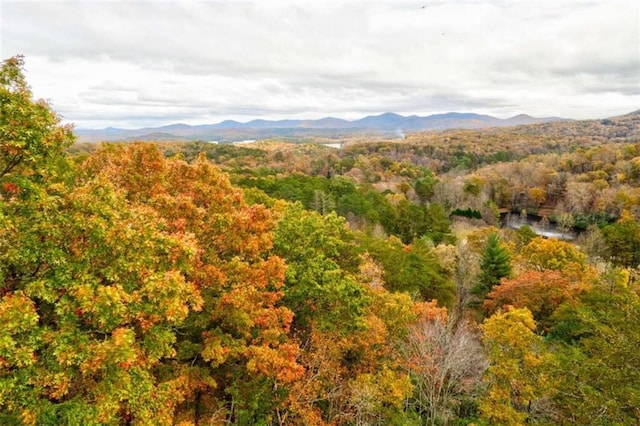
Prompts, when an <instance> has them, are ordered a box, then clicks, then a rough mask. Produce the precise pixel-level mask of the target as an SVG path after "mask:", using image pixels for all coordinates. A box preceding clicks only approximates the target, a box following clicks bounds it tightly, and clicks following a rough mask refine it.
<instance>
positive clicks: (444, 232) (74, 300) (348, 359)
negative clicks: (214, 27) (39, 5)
mask: <svg viewBox="0 0 640 426" xmlns="http://www.w3.org/2000/svg"><path fill="white" fill-rule="evenodd" d="M23 71H24V61H23V59H22V58H21V57H14V58H10V59H7V60H5V61H4V62H3V64H2V68H1V69H0V82H1V88H0V424H3V425H22V424H24V425H182V426H186V425H224V424H237V425H416V426H417V425H472V424H473V425H478V426H479V425H524V424H539V425H575V424H580V425H633V424H638V423H640V387H638V383H640V351H638V347H639V344H640V299H639V292H640V269H639V267H640V111H637V112H634V113H630V114H628V115H624V116H621V117H615V118H609V119H603V120H590V121H570V122H561V123H551V124H536V125H526V126H518V127H509V128H501V129H486V130H473V131H472V130H448V131H439V132H416V133H411V134H408V135H407V137H406V138H405V139H402V140H399V139H389V140H383V139H372V140H349V141H346V142H345V143H344V144H343V147H342V148H341V149H335V148H332V147H329V146H327V145H325V144H323V143H319V142H322V141H316V142H315V143H290V142H283V141H278V140H269V141H261V142H258V143H255V144H252V145H245V146H234V145H214V144H210V143H205V142H168V141H162V142H157V143H149V142H145V143H129V142H128V143H108V144H107V143H105V144H98V143H84V144H79V143H74V139H75V136H74V133H73V128H72V127H71V126H68V125H62V124H61V118H60V117H59V116H58V115H57V114H56V113H55V112H54V111H53V110H52V109H51V107H50V105H49V104H48V103H47V102H45V101H42V100H36V99H34V97H33V95H32V92H31V89H30V87H29V85H28V83H27V82H26V80H25V76H24V72H23ZM509 217H516V218H523V219H524V218H534V219H535V220H536V221H538V222H539V223H540V224H541V226H548V227H553V228H554V229H558V230H560V231H566V232H568V231H571V232H574V233H575V234H576V235H577V237H576V238H575V239H574V240H566V241H565V240H560V239H554V238H544V237H542V236H539V235H537V234H536V233H535V232H534V229H533V228H532V227H530V226H526V225H525V226H521V227H519V228H511V227H508V226H505V224H506V223H507V219H508V218H509Z"/></svg>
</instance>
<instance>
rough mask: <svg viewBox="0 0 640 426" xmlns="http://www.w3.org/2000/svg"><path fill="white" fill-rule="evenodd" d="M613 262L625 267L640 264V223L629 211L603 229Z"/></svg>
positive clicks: (609, 255) (634, 266) (633, 266)
mask: <svg viewBox="0 0 640 426" xmlns="http://www.w3.org/2000/svg"><path fill="white" fill-rule="evenodd" d="M602 233H603V236H604V239H605V242H606V245H607V248H608V250H607V252H608V253H607V254H608V257H609V259H610V260H611V262H613V264H615V265H619V266H623V267H625V268H637V267H638V266H639V265H640V224H639V223H638V221H637V220H635V218H634V217H633V215H631V214H630V213H629V212H628V211H625V212H623V213H622V215H621V217H620V219H618V221H617V222H616V223H614V224H611V225H607V226H605V227H604V228H603V229H602Z"/></svg>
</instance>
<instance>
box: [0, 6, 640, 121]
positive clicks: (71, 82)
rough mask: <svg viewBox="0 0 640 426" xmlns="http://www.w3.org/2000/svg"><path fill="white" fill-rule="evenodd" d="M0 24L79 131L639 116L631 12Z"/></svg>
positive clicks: (343, 13)
mask: <svg viewBox="0 0 640 426" xmlns="http://www.w3.org/2000/svg"><path fill="white" fill-rule="evenodd" d="M423 5H427V7H426V8H424V9H423V8H422V6H423ZM0 24H1V27H2V31H1V42H0V51H1V54H2V57H3V58H6V57H8V56H11V55H14V54H17V53H23V54H25V55H26V61H27V78H28V80H29V82H30V83H31V85H32V87H33V90H34V93H35V94H36V95H37V96H39V97H44V98H48V99H51V100H52V103H53V106H54V109H56V110H57V111H58V112H60V113H61V114H62V115H63V116H64V117H65V119H66V120H68V121H73V122H76V123H77V124H78V125H79V126H81V127H104V126H109V125H111V126H125V127H140V126H144V125H159V124H168V123H171V122H176V121H183V122H188V123H208V122H216V121H220V120H223V119H227V118H232V119H239V120H249V119H252V118H285V117H297V118H302V117H309V118H314V117H315V118H317V117H321V116H325V115H337V116H340V117H345V118H357V117H360V116H362V115H363V114H369V113H379V112H384V111H395V112H400V113H418V114H429V113H436V112H446V111H451V110H457V111H475V112H482V113H492V114H496V115H499V116H503V117H504V116H509V115H514V114H517V113H520V112H526V113H529V114H533V115H540V116H541V115H561V116H567V117H573V118H596V117H605V116H610V115H615V114H619V113H625V112H629V111H631V110H633V109H637V107H638V105H640V80H639V79H640V77H639V76H640V28H639V27H640V6H639V5H638V4H636V2H635V1H632V0H613V1H585V0H565V1H562V2H558V1H551V0H537V1H530V0H528V1H523V0H509V1H506V0H475V1H474V0H466V1H454V0H452V1H444V0H439V1H436V0H431V1H429V0H427V1H423V2H420V1H412V0H396V1H391V0H389V1H372V2H357V1H341V2H338V1H330V2H318V1H300V0H299V1H269V2H264V1H263V2H249V1H246V2H245V1H200V2H196V1H182V2H165V1H145V2H143V1H137V2H123V1H116V2H108V1H99V2H98V1H84V2H71V1H58V2H34V1H26V2H19V1H6V0H5V1H3V2H2V3H0Z"/></svg>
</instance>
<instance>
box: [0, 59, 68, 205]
mask: <svg viewBox="0 0 640 426" xmlns="http://www.w3.org/2000/svg"><path fill="white" fill-rule="evenodd" d="M23 68H24V58H23V57H22V56H15V57H12V58H9V59H7V60H5V61H4V62H3V63H2V66H1V67H0V182H2V183H3V187H2V188H1V189H0V191H3V192H5V193H6V192H7V191H8V192H11V191H12V189H11V188H15V186H16V185H18V186H19V179H18V177H17V176H16V175H19V174H21V173H25V174H27V175H32V176H33V175H41V174H43V173H46V170H47V163H48V162H49V163H52V162H55V161H57V159H59V158H60V157H63V153H64V150H65V148H67V147H68V146H69V145H71V144H72V143H73V133H72V128H71V126H62V125H60V118H59V117H58V116H57V115H56V114H55V113H54V112H53V111H51V109H50V108H49V105H48V104H47V103H46V102H45V101H43V100H37V101H36V100H34V99H33V95H32V93H31V90H30V89H29V86H28V85H27V82H26V80H25V78H24V74H23Z"/></svg>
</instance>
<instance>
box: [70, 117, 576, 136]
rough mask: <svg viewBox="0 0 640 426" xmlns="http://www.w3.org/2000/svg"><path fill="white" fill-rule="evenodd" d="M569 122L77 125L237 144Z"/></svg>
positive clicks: (85, 132) (81, 132) (94, 132)
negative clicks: (297, 138) (121, 127)
mask: <svg viewBox="0 0 640 426" xmlns="http://www.w3.org/2000/svg"><path fill="white" fill-rule="evenodd" d="M557 121H567V119H563V118H559V117H545V118H535V117H531V116H529V115H526V114H520V115H516V116H514V117H511V118H507V119H500V118H496V117H492V116H490V115H482V114H474V113H458V112H449V113H446V114H435V115H429V116H426V117H420V116H417V115H410V116H403V115H400V114H395V113H392V112H386V113H384V114H380V115H369V116H367V117H364V118H361V119H359V120H353V121H349V120H344V119H340V118H334V117H325V118H321V119H317V120H275V121H272V120H262V119H257V120H252V121H249V122H246V123H241V122H238V121H234V120H225V121H222V122H220V123H217V124H201V125H188V124H171V125H168V126H162V127H147V128H142V129H118V128H113V127H109V128H106V129H82V128H79V129H76V131H75V132H76V135H77V136H78V139H79V140H80V141H81V142H96V141H126V140H156V141H159V140H175V141H181V140H205V141H212V140H215V141H219V142H232V141H238V140H246V139H265V138H293V137H312V136H317V137H330V138H335V137H344V136H349V135H354V134H374V135H380V136H394V135H395V136H397V137H402V135H403V134H404V132H406V131H418V130H445V129H482V128H488V127H506V126H517V125H521V124H536V123H549V122H557Z"/></svg>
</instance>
